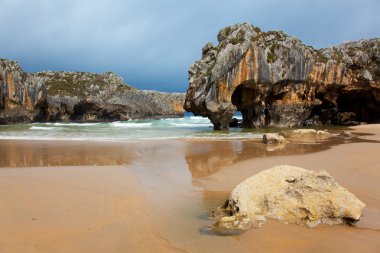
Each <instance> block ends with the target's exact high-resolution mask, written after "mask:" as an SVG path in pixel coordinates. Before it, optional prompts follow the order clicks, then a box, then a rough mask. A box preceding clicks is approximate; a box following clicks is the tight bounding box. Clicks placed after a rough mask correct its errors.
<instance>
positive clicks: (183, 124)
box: [170, 123, 212, 127]
mask: <svg viewBox="0 0 380 253" xmlns="http://www.w3.org/2000/svg"><path fill="white" fill-rule="evenodd" d="M170 124H171V125H173V126H175V127H211V126H212V124H210V123H198V124H196V123H170Z"/></svg>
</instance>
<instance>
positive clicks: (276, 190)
mask: <svg viewBox="0 0 380 253" xmlns="http://www.w3.org/2000/svg"><path fill="white" fill-rule="evenodd" d="M364 207H365V204H364V203H362V202H361V201H360V200H359V199H357V198H356V197H355V196H354V195H353V194H352V193H350V192H349V191H348V190H346V189H345V188H343V187H341V186H339V185H338V183H336V182H335V180H334V179H333V178H332V177H331V176H330V175H329V174H328V173H327V172H326V171H319V172H314V171H309V170H305V169H302V168H298V167H293V166H287V165H280V166H276V167H273V168H271V169H267V170H264V171H262V172H260V173H258V174H256V175H254V176H252V177H250V178H248V179H246V180H244V181H243V182H242V183H240V184H239V185H238V186H236V188H235V189H234V190H233V191H232V193H231V195H230V197H229V198H228V200H227V201H226V203H225V204H224V205H223V206H221V207H219V208H218V209H217V210H216V211H215V212H214V216H215V217H216V218H217V219H218V221H217V222H216V223H215V224H214V226H213V229H214V231H215V232H218V233H224V234H228V233H229V231H230V230H231V233H233V234H234V233H237V232H239V231H240V232H243V231H245V230H247V229H249V228H251V227H260V226H261V225H262V224H263V223H265V221H266V219H268V218H269V219H275V220H278V221H282V222H285V223H294V224H299V225H304V226H307V227H315V226H317V225H319V224H322V223H325V224H339V223H343V222H344V223H348V224H350V225H353V224H355V222H357V221H358V220H359V219H360V216H361V211H362V209H363V208H364Z"/></svg>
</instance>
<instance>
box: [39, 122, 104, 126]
mask: <svg viewBox="0 0 380 253" xmlns="http://www.w3.org/2000/svg"><path fill="white" fill-rule="evenodd" d="M45 124H46V125H53V126H96V125H99V124H100V123H71V122H68V123H45Z"/></svg>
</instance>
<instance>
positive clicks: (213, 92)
mask: <svg viewBox="0 0 380 253" xmlns="http://www.w3.org/2000/svg"><path fill="white" fill-rule="evenodd" d="M218 42H219V44H218V45H217V46H214V45H212V44H211V43H207V44H206V45H205V46H204V47H203V48H202V59H201V60H199V61H196V62H195V63H194V64H193V65H192V66H191V67H190V69H189V81H190V84H189V87H188V90H187V94H186V100H185V104H184V109H185V110H186V111H190V112H193V113H194V114H195V115H202V116H207V117H209V119H210V120H211V122H212V123H213V124H214V129H227V128H228V127H229V122H230V120H231V118H232V116H233V114H234V112H235V111H237V110H238V111H241V112H242V115H243V122H242V124H241V127H266V126H279V127H289V126H304V125H311V124H313V125H319V124H340V125H350V124H357V123H358V122H362V121H364V122H369V123H371V122H378V121H380V39H370V40H360V41H356V42H347V43H344V44H342V45H340V46H336V47H330V48H326V49H320V50H316V49H314V48H313V47H310V46H306V45H304V44H303V43H302V42H301V41H300V40H298V39H297V38H294V37H292V36H289V35H287V34H285V33H284V32H281V31H269V32H262V31H261V30H260V29H259V28H257V27H254V26H252V25H250V24H247V23H244V24H237V25H232V26H229V27H226V28H224V29H222V30H221V31H220V32H219V34H218Z"/></svg>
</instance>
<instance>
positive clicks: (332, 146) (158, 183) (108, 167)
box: [0, 125, 380, 252]
mask: <svg viewBox="0 0 380 253" xmlns="http://www.w3.org/2000/svg"><path fill="white" fill-rule="evenodd" d="M350 131H352V132H353V133H355V134H358V135H360V136H359V137H360V138H359V139H360V140H351V141H350V140H349V139H344V138H343V139H339V140H341V141H340V142H338V143H337V142H334V141H333V140H331V141H321V142H320V143H316V142H307V141H305V142H302V141H299V142H297V141H296V142H293V143H290V144H288V145H287V146H285V147H280V148H279V149H275V148H274V146H270V145H266V144H262V143H260V142H257V141H242V140H233V141H228V140H225V141H213V140H210V141H198V140H195V141H194V140H182V141H178V140H168V141H151V142H139V141H137V142H133V143H132V142H130V143H107V142H100V143H94V142H90V143H89V142H72V141H68V142H65V141H59V142H56V141H49V142H45V141H12V140H9V141H8V140H7V141H4V140H0V161H1V163H0V185H1V187H0V199H1V200H2V201H0V224H1V225H2V226H1V227H0V252H85V251H91V252H104V251H107V252H206V251H210V250H211V251H214V252H231V251H239V252H252V251H255V252H320V251H326V252H332V251H335V252H337V251H338V252H341V251H343V252H377V251H378V249H379V248H380V222H379V220H380V190H379V188H378V182H379V180H380V174H379V173H378V168H377V166H378V164H380V157H379V155H378V154H380V125H364V126H358V127H353V128H351V130H350ZM346 141H348V142H349V143H346ZM7 161H8V163H7ZM9 161H12V162H13V164H12V165H13V166H4V165H6V164H9ZM279 164H289V165H295V166H299V167H303V168H305V169H310V170H321V169H324V170H327V171H328V172H329V173H330V174H331V175H332V176H333V177H334V179H335V180H336V181H337V182H338V183H339V184H340V185H342V186H343V187H345V188H347V189H348V190H349V191H350V192H352V193H353V194H355V195H356V196H357V197H358V198H359V199H360V200H362V201H363V202H364V203H366V204H367V207H366V208H365V209H364V211H363V218H362V219H361V221H360V222H359V223H358V225H357V226H356V227H349V226H345V225H336V226H329V225H321V226H318V227H316V228H313V229H310V228H305V227H301V226H297V225H292V224H289V225H286V224H284V223H280V222H277V221H273V220H270V221H269V222H268V223H267V224H266V225H265V226H264V227H263V228H260V229H253V230H250V231H247V232H246V233H244V234H242V235H238V236H229V237H224V236H214V235H209V234H204V233H203V232H202V228H204V227H206V226H208V225H210V224H212V223H213V221H212V220H210V219H208V218H207V215H208V213H209V212H211V211H212V210H213V209H214V208H215V207H216V206H218V205H221V204H222V203H223V202H224V200H225V199H226V197H228V195H229V193H230V192H231V190H232V189H233V188H234V187H235V186H236V185H237V184H238V183H240V182H241V181H242V180H244V179H245V178H247V177H249V176H251V175H253V174H255V173H257V172H259V171H261V170H264V169H267V168H270V167H272V166H273V165H279ZM210 245H213V248H212V249H210Z"/></svg>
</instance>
